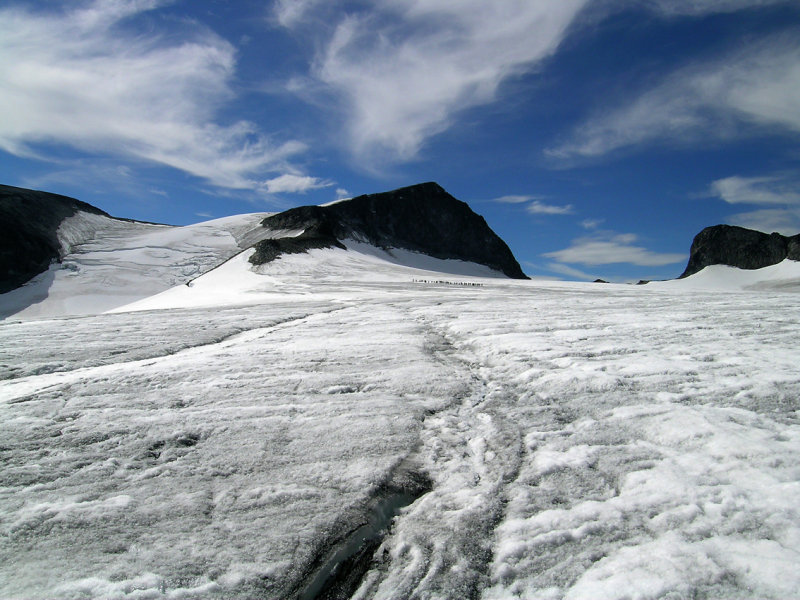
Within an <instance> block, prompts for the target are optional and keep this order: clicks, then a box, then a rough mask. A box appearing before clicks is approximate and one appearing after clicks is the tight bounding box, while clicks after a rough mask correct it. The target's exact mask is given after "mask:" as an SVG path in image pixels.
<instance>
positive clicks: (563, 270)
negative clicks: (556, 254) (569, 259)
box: [544, 262, 598, 281]
mask: <svg viewBox="0 0 800 600" xmlns="http://www.w3.org/2000/svg"><path fill="white" fill-rule="evenodd" d="M544 269H546V270H547V271H550V272H551V273H558V274H560V275H566V276H567V277H572V278H574V279H583V280H585V281H592V280H594V279H598V277H597V275H592V274H590V273H587V272H586V271H581V270H580V269H576V268H575V267H570V266H569V265H564V264H561V263H555V262H551V263H547V264H546V265H545V266H544Z"/></svg>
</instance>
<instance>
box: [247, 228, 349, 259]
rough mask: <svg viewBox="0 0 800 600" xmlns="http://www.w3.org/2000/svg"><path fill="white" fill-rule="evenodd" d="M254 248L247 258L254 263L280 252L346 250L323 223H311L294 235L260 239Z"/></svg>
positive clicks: (275, 255)
mask: <svg viewBox="0 0 800 600" xmlns="http://www.w3.org/2000/svg"><path fill="white" fill-rule="evenodd" d="M254 248H255V249H256V251H255V253H254V254H253V255H252V256H251V257H250V259H249V260H250V262H251V263H252V264H254V265H263V264H265V263H268V262H270V261H272V260H275V259H276V258H278V257H279V256H280V255H281V254H300V253H301V252H307V251H308V250H313V249H314V248H341V249H342V250H346V248H345V246H344V244H342V243H341V242H340V241H339V240H337V239H336V238H335V237H334V236H333V234H332V233H331V231H330V227H328V226H327V225H326V224H324V223H320V224H316V225H313V226H311V227H309V228H308V229H306V230H305V231H304V232H303V233H302V234H301V235H298V236H296V237H285V238H278V239H267V240H261V241H260V242H258V243H257V244H256V245H255V246H254Z"/></svg>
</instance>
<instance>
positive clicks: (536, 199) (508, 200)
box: [491, 194, 575, 215]
mask: <svg viewBox="0 0 800 600" xmlns="http://www.w3.org/2000/svg"><path fill="white" fill-rule="evenodd" d="M542 200H544V196H531V195H526V194H512V195H508V196H500V197H499V198H494V199H492V200H491V202H498V203H500V204H527V206H526V207H525V210H526V211H527V212H529V213H530V214H532V215H569V214H572V213H573V212H575V211H574V208H573V206H572V204H567V205H564V206H559V205H556V204H547V203H545V202H542Z"/></svg>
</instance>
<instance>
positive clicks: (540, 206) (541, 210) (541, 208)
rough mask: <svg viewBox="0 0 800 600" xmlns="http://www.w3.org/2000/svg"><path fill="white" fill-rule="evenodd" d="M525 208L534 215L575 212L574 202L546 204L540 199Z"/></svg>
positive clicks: (569, 213)
mask: <svg viewBox="0 0 800 600" xmlns="http://www.w3.org/2000/svg"><path fill="white" fill-rule="evenodd" d="M525 210H526V211H528V212H529V213H530V214H532V215H571V214H572V213H574V212H575V210H574V208H573V207H572V204H565V205H563V206H558V205H555V204H545V203H544V202H540V201H539V200H534V201H533V202H531V203H530V204H528V206H526V207H525Z"/></svg>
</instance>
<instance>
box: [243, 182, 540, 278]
mask: <svg viewBox="0 0 800 600" xmlns="http://www.w3.org/2000/svg"><path fill="white" fill-rule="evenodd" d="M262 224H263V226H264V227H266V228H268V229H271V230H288V231H291V232H294V235H291V236H287V237H284V238H277V239H266V240H262V241H260V242H259V243H257V244H256V246H255V248H256V252H255V253H254V254H253V256H252V257H251V259H250V262H251V263H253V264H255V265H260V264H264V263H267V262H269V261H271V260H273V259H275V258H276V257H278V256H280V255H281V254H286V253H288V254H292V253H297V252H304V251H305V250H307V249H311V248H332V247H340V248H341V247H343V246H342V244H341V241H342V240H346V239H351V240H355V241H360V242H366V243H368V244H371V245H373V246H376V247H378V248H382V249H384V250H391V249H392V248H400V249H405V250H411V251H413V252H419V253H422V254H427V255H428V256H432V257H434V258H439V259H454V260H462V261H467V262H473V263H477V264H480V265H485V266H487V267H490V268H491V269H494V270H496V271H500V272H502V273H504V274H505V275H506V276H508V277H511V278H513V279H528V277H527V276H526V275H525V274H524V273H523V272H522V269H521V268H520V266H519V263H518V262H517V261H516V259H515V258H514V255H513V254H512V253H511V250H509V248H508V246H507V245H506V243H505V242H504V241H503V240H501V239H500V238H499V237H498V236H497V234H496V233H495V232H494V231H492V230H491V229H490V228H489V226H488V225H487V224H486V221H485V220H484V218H483V217H481V216H480V215H477V214H476V213H474V212H473V211H472V209H470V207H469V206H468V205H467V204H466V203H465V202H461V201H460V200H457V199H456V198H454V197H453V196H451V195H450V194H448V193H447V192H446V191H445V190H444V189H443V188H442V187H441V186H439V185H438V184H436V183H433V182H429V183H421V184H418V185H413V186H410V187H404V188H400V189H397V190H393V191H391V192H384V193H379V194H368V195H363V196H358V197H356V198H352V199H350V200H343V201H341V202H337V203H334V204H330V205H328V206H301V207H298V208H292V209H289V210H287V211H284V212H282V213H279V214H277V215H272V216H269V217H267V218H266V219H264V221H263V222H262ZM298 233H299V235H297V234H298Z"/></svg>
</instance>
